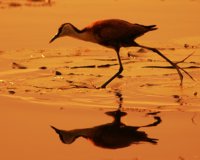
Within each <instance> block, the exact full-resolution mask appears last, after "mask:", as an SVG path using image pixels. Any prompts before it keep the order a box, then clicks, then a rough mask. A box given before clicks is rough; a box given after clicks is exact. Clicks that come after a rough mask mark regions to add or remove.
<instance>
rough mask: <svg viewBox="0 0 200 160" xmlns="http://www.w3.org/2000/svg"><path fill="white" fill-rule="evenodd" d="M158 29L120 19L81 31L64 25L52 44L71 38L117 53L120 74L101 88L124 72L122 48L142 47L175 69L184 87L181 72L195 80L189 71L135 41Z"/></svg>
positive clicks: (94, 24)
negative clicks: (56, 40) (64, 38)
mask: <svg viewBox="0 0 200 160" xmlns="http://www.w3.org/2000/svg"><path fill="white" fill-rule="evenodd" d="M156 29H157V28H156V25H149V26H145V25H141V24H132V23H129V22H127V21H124V20H120V19H108V20H100V21H96V22H94V23H92V24H91V25H88V26H87V27H85V28H83V29H82V30H79V29H78V28H76V27H75V26H74V25H72V24H71V23H64V24H62V25H61V26H60V28H59V30H58V33H57V34H56V35H55V36H54V37H53V38H52V39H51V40H50V43H51V42H53V41H54V40H55V39H57V38H59V37H64V36H70V37H73V38H77V39H80V40H84V41H89V42H93V43H97V44H100V45H102V46H105V47H109V48H113V49H114V50H115V51H116V53H117V58H118V61H119V66H120V67H119V70H118V72H117V73H115V74H114V75H113V76H112V77H111V78H110V79H109V80H107V81H106V82H105V83H104V84H103V85H102V86H101V88H105V87H106V86H107V85H108V84H109V83H110V82H111V81H112V80H113V79H115V78H116V77H118V76H119V75H120V74H121V72H122V71H123V66H122V62H121V59H120V54H119V51H120V48H121V47H141V48H145V49H148V50H151V51H153V52H155V53H157V54H158V55H160V56H161V57H162V58H164V59H165V60H166V61H167V62H169V63H170V64H171V65H172V67H173V68H175V69H176V70H177V72H178V74H179V77H180V81H181V82H180V85H181V86H182V82H183V74H182V73H181V70H182V71H183V72H185V73H186V74H187V75H188V76H189V77H190V78H191V79H193V78H192V76H191V75H190V74H189V73H188V72H187V71H185V70H184V69H183V68H181V67H179V66H178V65H177V63H174V62H172V61H171V60H170V59H169V58H167V57H166V56H165V55H163V54H162V53H161V52H160V51H158V50H157V49H156V48H152V47H147V46H143V45H140V44H138V43H136V42H135V39H136V38H137V37H140V36H142V35H143V34H144V33H146V32H149V31H153V30H156Z"/></svg>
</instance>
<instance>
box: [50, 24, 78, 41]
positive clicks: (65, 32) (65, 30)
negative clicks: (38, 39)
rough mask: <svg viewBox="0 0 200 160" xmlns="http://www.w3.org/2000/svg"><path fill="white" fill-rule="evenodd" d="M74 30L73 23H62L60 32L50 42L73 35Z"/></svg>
mask: <svg viewBox="0 0 200 160" xmlns="http://www.w3.org/2000/svg"><path fill="white" fill-rule="evenodd" d="M74 30H75V27H74V26H73V25H72V24H70V23H64V24H62V25H61V26H60V27H59V29H58V33H57V34H56V35H55V36H54V37H53V38H52V39H51V40H50V41H49V43H51V42H53V41H54V40H55V39H57V38H60V37H63V36H71V35H73V33H74Z"/></svg>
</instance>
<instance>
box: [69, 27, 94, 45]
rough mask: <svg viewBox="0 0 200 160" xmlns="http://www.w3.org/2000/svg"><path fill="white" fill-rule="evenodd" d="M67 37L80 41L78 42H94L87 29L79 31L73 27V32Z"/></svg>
mask: <svg viewBox="0 0 200 160" xmlns="http://www.w3.org/2000/svg"><path fill="white" fill-rule="evenodd" d="M69 36H70V37H73V38H77V39H80V40H84V41H89V42H96V40H95V38H94V35H93V34H92V33H91V31H90V30H89V29H87V28H84V29H83V30H79V29H77V28H76V27H73V30H72V32H71V33H70V35H69Z"/></svg>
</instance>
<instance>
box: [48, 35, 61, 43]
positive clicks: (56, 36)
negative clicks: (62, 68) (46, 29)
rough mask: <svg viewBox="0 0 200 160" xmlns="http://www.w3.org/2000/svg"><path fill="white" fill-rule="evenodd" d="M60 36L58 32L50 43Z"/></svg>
mask: <svg viewBox="0 0 200 160" xmlns="http://www.w3.org/2000/svg"><path fill="white" fill-rule="evenodd" d="M58 37H59V35H58V34H56V35H55V36H54V37H53V38H52V39H51V40H50V41H49V43H51V42H53V41H54V40H55V39H57V38H58Z"/></svg>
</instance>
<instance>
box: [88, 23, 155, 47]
mask: <svg viewBox="0 0 200 160" xmlns="http://www.w3.org/2000/svg"><path fill="white" fill-rule="evenodd" d="M87 29H89V30H90V31H91V32H92V33H93V35H95V37H96V39H97V40H98V42H99V43H100V44H102V45H105V46H109V45H110V46H111V47H112V46H113V45H117V43H118V44H120V45H121V46H126V45H127V46H128V42H129V41H133V40H134V39H135V38H137V37H139V36H141V35H143V34H144V33H146V32H148V31H152V30H155V29H157V28H155V25H150V26H144V25H140V24H132V23H129V22H127V21H124V20H120V19H108V20H100V21H96V22H94V23H93V24H91V25H89V26H88V27H87Z"/></svg>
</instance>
